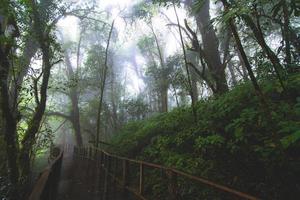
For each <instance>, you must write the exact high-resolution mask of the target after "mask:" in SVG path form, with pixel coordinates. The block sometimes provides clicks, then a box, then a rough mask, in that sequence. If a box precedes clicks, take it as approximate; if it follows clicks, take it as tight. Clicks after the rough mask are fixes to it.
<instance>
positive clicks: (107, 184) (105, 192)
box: [103, 156, 111, 200]
mask: <svg viewBox="0 0 300 200" xmlns="http://www.w3.org/2000/svg"><path fill="white" fill-rule="evenodd" d="M106 157H107V167H106V168H105V167H104V171H105V178H104V192H103V200H106V199H107V196H108V188H109V172H110V167H111V157H110V156H106Z"/></svg>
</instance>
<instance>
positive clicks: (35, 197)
mask: <svg viewBox="0 0 300 200" xmlns="http://www.w3.org/2000/svg"><path fill="white" fill-rule="evenodd" d="M62 159H63V150H60V153H59V155H58V156H57V157H56V158H55V159H54V160H53V161H52V162H51V163H50V164H49V165H48V167H47V168H46V169H45V170H44V171H43V172H42V173H41V174H40V176H39V178H38V180H37V181H36V183H35V185H34V188H33V190H32V193H31V194H30V196H29V198H28V200H54V199H56V195H57V187H58V183H59V178H60V171H61V166H62Z"/></svg>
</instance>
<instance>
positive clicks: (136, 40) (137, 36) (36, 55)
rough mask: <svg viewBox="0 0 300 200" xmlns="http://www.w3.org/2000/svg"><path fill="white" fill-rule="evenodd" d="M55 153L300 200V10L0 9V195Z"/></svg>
mask: <svg viewBox="0 0 300 200" xmlns="http://www.w3.org/2000/svg"><path fill="white" fill-rule="evenodd" d="M64 144H70V145H74V146H77V147H84V146H89V147H95V148H101V149H104V150H106V151H108V152H111V153H114V154H116V155H120V156H125V157H128V158H132V159H137V160H142V161H145V162H151V163H156V164H160V165H163V166H166V167H172V168H175V169H178V170H181V171H183V172H186V173H189V174H192V175H195V176H199V177H204V178H207V179H209V180H213V181H216V182H218V183H221V184H224V185H227V186H230V187H233V188H236V189H238V190H240V191H244V192H247V193H249V194H252V195H254V196H257V197H259V198H260V199H272V200H277V199H282V200H289V199H290V200H294V199H295V200H296V199H300V181H299V180H300V179H299V177H300V1H298V0H272V1H270V0H0V199H3V200H4V199H5V200H19V199H26V198H25V197H27V196H28V194H29V193H30V191H31V190H32V185H33V183H34V180H35V178H36V175H37V174H38V173H39V172H40V171H41V170H42V169H43V168H45V167H46V166H47V164H48V163H49V156H50V154H51V149H53V147H55V146H57V145H64ZM47 159H48V160H47ZM152 179H153V180H152ZM152 179H151V180H149V182H151V181H155V176H153V178H152ZM182 185H183V186H182V187H184V189H183V190H182V192H181V196H182V199H184V200H189V199H226V198H223V197H222V195H220V194H215V193H213V192H212V191H210V190H208V189H207V188H203V189H201V190H199V189H197V188H196V187H194V185H193V184H191V183H190V184H188V183H183V182H182ZM163 190H164V187H163V186H161V185H160V183H157V184H155V186H153V188H152V189H151V192H149V194H150V193H151V197H150V199H167V198H166V197H165V196H163V195H161V194H162V192H163Z"/></svg>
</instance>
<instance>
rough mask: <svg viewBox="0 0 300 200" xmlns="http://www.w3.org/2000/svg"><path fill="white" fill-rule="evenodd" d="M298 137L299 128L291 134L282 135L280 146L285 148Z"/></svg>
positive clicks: (299, 133)
mask: <svg viewBox="0 0 300 200" xmlns="http://www.w3.org/2000/svg"><path fill="white" fill-rule="evenodd" d="M299 139H300V130H299V131H296V132H294V133H292V134H291V135H288V136H285V137H283V138H282V139H281V140H280V141H281V144H282V146H283V147H284V148H285V149H286V148H288V147H289V146H291V145H293V144H295V143H296V142H298V140H299Z"/></svg>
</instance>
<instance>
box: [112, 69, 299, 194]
mask: <svg viewBox="0 0 300 200" xmlns="http://www.w3.org/2000/svg"><path fill="white" fill-rule="evenodd" d="M298 80H299V74H298V75H294V76H291V77H289V84H288V86H287V87H288V89H289V92H291V94H292V95H290V96H288V97H286V96H285V95H284V94H283V93H282V91H280V90H278V89H277V80H272V79H270V80H262V81H261V85H262V86H263V87H262V88H263V91H264V92H265V94H266V95H267V96H268V99H269V103H270V108H271V110H272V111H271V114H269V113H266V112H265V109H262V107H261V105H260V102H259V99H258V98H257V97H256V95H255V93H254V91H253V88H252V86H251V84H250V83H245V84H242V85H238V86H236V87H235V88H234V89H233V90H232V91H230V92H229V93H227V94H224V95H223V96H220V97H218V98H212V97H211V98H209V99H207V100H202V101H200V102H198V103H197V105H196V108H197V113H198V116H199V119H198V121H197V123H194V122H193V120H192V114H191V109H190V108H185V107H182V108H178V109H174V110H173V111H171V112H169V113H166V114H160V115H157V116H154V117H152V118H150V119H149V120H143V121H135V122H131V123H129V124H127V125H126V126H124V128H123V129H122V130H121V131H120V132H119V134H118V136H116V137H114V138H113V139H112V142H113V144H114V145H115V146H117V147H118V148H114V149H113V150H115V151H116V152H117V153H121V154H123V155H124V154H125V155H127V156H130V157H137V158H139V159H143V160H147V161H150V162H155V163H161V164H163V165H166V166H171V167H175V168H178V169H181V170H183V171H186V172H189V173H193V174H195V175H199V176H203V177H208V178H209V179H213V180H216V181H218V182H220V183H223V184H226V185H231V186H232V187H235V188H237V189H240V190H244V191H248V192H249V193H252V194H257V195H258V196H260V197H261V198H270V197H271V198H272V199H281V198H282V197H286V196H288V195H289V192H291V191H293V192H294V193H297V194H300V191H299V190H298V189H296V188H297V185H299V182H298V181H297V180H296V179H295V178H294V176H295V175H297V174H298V175H299V174H300V171H299V169H300V168H299V163H298V164H297V162H296V161H295V162H294V161H291V160H294V159H297V152H298V153H299V148H300V132H299V130H300V123H299V119H300V115H299V114H300V112H299V108H300V101H299V96H300V93H299V91H298V90H296V88H299V87H300V81H298ZM153 181H154V180H153ZM284 182H290V183H291V182H293V184H292V185H294V186H293V187H290V186H291V184H289V186H286V185H284V184H283V183H284ZM180 184H183V186H182V187H183V188H184V189H183V190H184V192H183V193H182V195H183V198H184V199H193V198H192V197H191V194H193V195H195V194H197V195H198V196H199V197H200V196H202V197H203V196H204V197H207V196H210V197H211V198H214V199H216V198H218V197H217V196H216V195H215V194H213V193H211V191H209V190H205V189H202V190H199V189H198V190H197V189H196V188H194V186H193V185H189V184H188V183H185V182H180ZM157 192H158V191H157ZM153 193H155V192H153Z"/></svg>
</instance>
